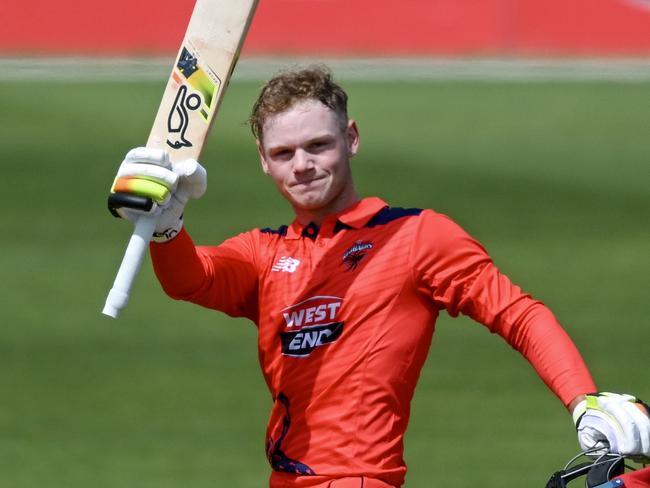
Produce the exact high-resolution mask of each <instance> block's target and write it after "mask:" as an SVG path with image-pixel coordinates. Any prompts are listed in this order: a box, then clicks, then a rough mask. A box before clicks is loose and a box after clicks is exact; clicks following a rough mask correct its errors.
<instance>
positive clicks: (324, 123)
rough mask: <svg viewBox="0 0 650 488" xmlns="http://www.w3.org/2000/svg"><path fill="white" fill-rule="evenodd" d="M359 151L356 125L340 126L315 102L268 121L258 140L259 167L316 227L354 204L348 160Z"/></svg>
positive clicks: (304, 104) (306, 219)
mask: <svg viewBox="0 0 650 488" xmlns="http://www.w3.org/2000/svg"><path fill="white" fill-rule="evenodd" d="M358 147H359V133H358V131H357V127H356V124H355V123H354V122H353V121H349V122H348V123H347V125H346V126H345V128H343V127H342V123H341V120H340V118H339V117H338V116H337V114H336V112H334V111H333V110H331V109H330V108H328V107H327V106H325V105H323V104H322V103H321V102H319V101H317V100H307V101H303V102H299V103H297V104H296V105H294V106H293V107H291V108H290V109H288V110H286V111H285V112H281V113H279V114H277V115H274V116H272V117H269V119H268V120H267V121H266V122H265V123H264V127H263V141H258V150H259V154H260V160H261V162H262V169H263V170H264V172H265V173H266V174H268V175H269V176H271V178H272V179H273V181H274V182H275V184H276V186H277V187H278V189H279V190H280V192H281V193H282V195H283V196H284V197H285V198H286V199H287V200H288V201H289V203H291V205H292V206H293V208H294V211H295V212H296V215H297V217H298V219H299V220H301V221H303V223H307V222H308V221H310V220H313V221H317V222H318V223H320V221H321V220H322V218H323V217H325V216H326V215H328V214H331V213H336V212H339V211H341V210H344V209H345V208H347V207H348V206H350V205H352V204H353V203H354V202H356V200H357V199H358V197H357V195H356V191H355V189H354V183H353V181H352V174H351V171H350V158H351V157H352V156H353V155H354V154H356V152H357V150H358Z"/></svg>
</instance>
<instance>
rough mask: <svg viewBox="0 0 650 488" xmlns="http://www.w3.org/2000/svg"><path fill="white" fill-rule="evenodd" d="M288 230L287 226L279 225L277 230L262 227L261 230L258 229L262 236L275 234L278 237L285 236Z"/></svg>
mask: <svg viewBox="0 0 650 488" xmlns="http://www.w3.org/2000/svg"><path fill="white" fill-rule="evenodd" d="M288 228H289V226H287V225H281V226H280V227H278V228H277V229H271V228H270V227H264V228H263V229H260V232H262V233H264V234H277V235H279V236H286V235H287V229H288Z"/></svg>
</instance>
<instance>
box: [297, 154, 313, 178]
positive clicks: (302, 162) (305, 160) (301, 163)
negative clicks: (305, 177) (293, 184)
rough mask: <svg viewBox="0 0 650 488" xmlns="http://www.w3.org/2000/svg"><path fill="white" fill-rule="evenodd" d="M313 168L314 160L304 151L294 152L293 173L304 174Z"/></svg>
mask: <svg viewBox="0 0 650 488" xmlns="http://www.w3.org/2000/svg"><path fill="white" fill-rule="evenodd" d="M313 168H314V158H313V157H312V156H311V154H309V153H307V152H306V151H302V150H299V151H296V155H295V157H294V161H293V171H294V172H295V173H305V172H306V171H309V170H311V169H313Z"/></svg>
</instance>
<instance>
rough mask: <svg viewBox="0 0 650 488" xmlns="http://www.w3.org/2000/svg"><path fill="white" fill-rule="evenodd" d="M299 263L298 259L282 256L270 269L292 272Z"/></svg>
mask: <svg viewBox="0 0 650 488" xmlns="http://www.w3.org/2000/svg"><path fill="white" fill-rule="evenodd" d="M298 265H300V260H299V259H294V258H290V257H288V256H282V257H281V258H280V259H278V262H277V263H275V264H274V265H273V267H272V268H271V271H282V272H283V273H293V272H294V271H296V269H297V268H298Z"/></svg>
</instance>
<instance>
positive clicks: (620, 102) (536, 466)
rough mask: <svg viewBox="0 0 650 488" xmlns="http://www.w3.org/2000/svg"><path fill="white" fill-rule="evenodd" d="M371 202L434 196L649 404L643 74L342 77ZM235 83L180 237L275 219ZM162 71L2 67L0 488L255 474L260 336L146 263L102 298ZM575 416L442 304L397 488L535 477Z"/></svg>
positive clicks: (161, 487)
mask: <svg viewBox="0 0 650 488" xmlns="http://www.w3.org/2000/svg"><path fill="white" fill-rule="evenodd" d="M346 86H347V87H348V89H349V92H350V94H351V107H350V111H351V114H352V116H353V117H355V118H356V119H357V120H358V122H359V124H360V129H361V134H362V149H361V152H360V154H359V156H358V157H357V158H355V160H354V166H355V172H356V177H357V181H358V186H359V188H360V190H361V192H362V193H363V194H364V195H370V194H377V195H380V196H382V197H384V198H385V199H387V200H388V201H389V202H391V204H393V205H395V206H421V207H433V208H435V209H437V210H439V211H441V212H444V213H447V214H449V215H451V216H453V217H454V218H455V219H456V220H457V221H458V222H460V223H461V224H462V225H463V226H464V227H465V228H466V229H467V230H468V231H469V232H470V233H472V234H473V235H474V236H476V237H477V238H478V239H479V240H481V241H482V242H483V243H484V244H485V246H486V247H487V248H488V250H489V251H490V252H491V254H492V255H493V257H494V259H495V261H496V262H497V263H498V264H499V265H500V267H501V268H502V269H503V270H504V271H505V272H506V273H507V274H509V275H510V276H511V278H512V279H513V280H514V281H515V282H517V283H519V284H520V285H522V286H523V287H524V288H525V289H527V290H529V291H531V292H532V293H533V294H534V295H535V296H536V297H538V298H540V299H542V300H544V301H545V302H546V303H547V304H548V305H549V306H550V307H551V308H552V309H553V310H554V311H555V312H556V314H557V315H558V316H559V318H560V320H561V322H562V323H563V324H565V326H566V328H567V329H568V331H569V332H570V334H571V335H572V336H573V338H574V339H575V340H576V342H577V343H578V345H579V347H580V348H581V350H582V351H583V353H584V356H585V357H586V359H587V361H588V363H589V365H590V367H591V368H592V371H593V373H594V375H595V377H596V379H597V382H598V384H599V386H600V388H601V389H609V390H615V391H624V392H632V393H636V394H638V395H639V396H641V397H645V398H650V386H649V384H648V378H647V370H648V344H649V343H650V327H648V320H647V313H648V311H649V309H648V302H647V287H648V276H650V258H649V255H648V242H650V227H649V226H648V208H649V207H650V185H648V165H649V164H650V146H649V145H648V143H647V132H648V127H650V110H649V108H650V107H648V101H647V100H648V91H649V90H650V83H635V84H625V83H618V84H617V83H577V82H572V83H565V84H560V83H543V84H540V83H537V84H536V83H527V84H526V83H521V84H519V83H470V82H463V83H451V82H433V83H421V84H418V83H410V84H407V85H400V84H396V83H392V84H391V83H368V84H364V83H361V82H351V83H346ZM256 89H257V87H256V84H254V83H236V84H233V86H232V87H231V91H230V92H229V95H228V97H227V98H226V101H225V104H224V107H223V110H222V113H221V114H220V117H219V119H218V121H217V123H216V128H215V130H214V132H213V136H212V138H211V139H210V143H209V146H208V147H207V149H206V151H205V153H204V156H203V162H204V163H205V165H206V166H207V167H208V169H209V173H210V187H209V190H208V193H207V195H206V196H205V197H204V198H203V199H202V200H200V201H198V202H193V203H192V204H191V206H190V210H189V211H188V213H187V219H186V220H187V225H188V228H189V230H190V231H191V232H192V234H193V236H194V237H195V240H196V241H198V242H201V243H216V242H219V241H220V240H222V239H223V238H225V237H227V236H229V235H232V234H233V233H236V232H239V231H244V230H247V229H249V228H251V227H254V226H269V225H270V226H277V225H280V224H283V223H288V221H289V220H290V219H291V214H290V211H289V208H288V207H287V206H286V205H285V204H284V202H283V201H282V200H281V198H280V197H279V196H277V195H276V194H275V190H274V189H273V188H272V186H271V185H270V183H269V182H268V181H266V179H265V178H264V177H263V175H262V173H261V171H260V170H259V168H258V163H257V157H256V153H255V148H254V145H253V143H252V140H251V138H250V136H249V133H248V129H247V128H246V126H245V125H244V123H243V122H244V120H245V119H246V116H247V111H248V108H249V107H250V105H251V103H252V100H253V98H254V96H255V91H256ZM161 92H162V84H161V83H132V84H128V83H123V84H109V83H103V84H102V83H78V84H50V85H48V84H39V83H28V84H21V83H18V82H16V83H13V82H12V83H9V82H4V83H0V107H2V110H0V127H1V130H0V147H1V148H2V149H1V151H2V168H3V181H4V183H5V184H4V185H3V199H2V201H3V202H4V203H3V211H2V214H1V215H2V219H1V220H0V223H1V224H2V238H1V240H0V242H1V243H2V244H1V250H2V252H1V253H0V277H1V284H0V287H1V288H2V292H1V296H2V302H3V305H2V307H1V308H0V379H1V381H0V384H1V385H2V388H1V389H0V392H1V393H0V486H2V487H11V488H28V487H29V488H32V487H34V488H36V487H38V488H41V487H45V486H47V487H48V488H58V487H61V488H63V487H65V488H76V487H79V488H81V487H84V488H86V487H89V486H92V487H94V488H103V487H111V488H124V487H129V488H130V487H138V488H149V487H151V488H167V487H179V488H180V487H183V488H199V487H214V486H228V487H237V488H240V487H241V488H249V487H250V488H255V487H262V486H264V484H265V481H266V479H267V476H268V473H269V469H268V467H267V464H266V460H265V458H264V452H263V435H264V428H265V423H266V416H267V413H268V410H269V408H270V406H271V400H270V397H269V395H268V393H267V392H266V388H265V385H264V382H263V380H262V377H261V374H260V373H259V372H258V369H257V356H256V344H255V328H254V327H253V326H252V325H251V324H249V323H247V322H246V321H244V320H233V319H229V318H227V317H226V316H223V315H221V314H218V313H214V312H211V311H207V310H203V309H199V308H198V307H195V306H191V305H188V304H184V303H177V302H173V301H171V300H168V299H166V298H165V297H164V295H163V294H162V292H161V290H160V288H159V287H158V285H157V283H156V281H155V279H154V277H153V276H152V272H151V267H150V266H149V265H148V263H147V265H145V267H144V269H143V272H142V273H141V275H140V276H139V279H138V281H137V283H136V286H135V289H134V291H133V295H132V302H131V304H130V305H129V307H128V308H127V309H126V311H125V312H124V314H123V316H122V317H121V318H120V319H119V320H117V321H112V320H111V319H108V318H106V317H104V316H102V315H100V310H101V308H102V305H103V301H104V298H105V294H106V292H107V291H108V289H109V288H110V285H111V283H112V279H113V277H114V273H115V271H116V268H117V265H118V263H119V260H120V259H121V256H122V252H123V249H124V246H125V243H126V240H127V238H128V235H129V233H130V228H129V226H128V225H127V224H126V223H125V222H123V221H119V220H117V219H113V218H111V217H110V215H109V214H108V212H107V211H106V209H105V197H106V194H107V190H108V187H109V184H110V181H111V180H112V178H113V175H114V173H115V170H116V168H117V164H118V163H119V161H120V160H121V158H122V156H123V154H124V153H125V152H126V150H127V149H129V148H130V147H133V146H136V145H139V144H141V143H142V142H143V141H145V140H146V135H147V133H148V130H149V126H150V124H151V121H152V120H153V114H154V111H155V109H156V107H157V105H158V101H159V97H160V94H161ZM576 450H577V444H576V440H575V434H574V432H573V427H572V424H571V420H570V418H569V416H568V415H567V414H566V413H565V411H564V409H563V407H562V406H561V404H560V403H559V402H558V401H557V400H556V399H555V398H554V397H553V396H552V395H551V394H550V393H549V392H548V391H547V390H546V388H545V387H544V385H543V384H542V383H541V382H540V381H539V380H538V379H537V378H536V377H535V375H534V373H533V372H532V370H531V368H530V367H529V366H528V365H527V364H526V363H525V361H523V360H522V359H521V358H520V357H519V356H518V355H517V354H516V353H515V352H514V351H512V350H510V349H509V348H508V347H507V345H505V343H504V342H503V341H501V340H500V339H499V338H498V337H492V336H490V334H489V333H488V332H487V331H486V329H484V328H483V327H481V326H479V325H475V324H473V323H472V322H471V321H468V320H466V319H463V318H460V319H454V320H451V319H449V318H448V317H446V316H443V317H442V318H441V320H440V321H439V325H438V332H437V335H436V336H435V337H434V344H433V347H432V352H431V354H430V358H429V361H428V363H427V364H426V366H425V368H424V371H423V374H422V378H421V382H420V385H419V389H418V390H417V393H416V397H415V400H414V404H413V414H412V421H411V426H410V429H409V432H408V436H407V449H406V460H407V462H408V463H409V474H408V476H407V483H406V485H405V486H407V487H409V488H430V487H437V486H454V487H456V488H459V487H460V488H464V487H468V488H469V487H472V488H474V487H476V486H481V487H485V488H488V487H494V488H496V487H502V486H543V484H544V483H545V482H546V479H547V477H548V476H549V475H550V473H551V472H552V471H553V470H554V469H555V468H557V467H558V466H559V465H560V464H562V463H563V462H564V461H565V460H566V459H568V457H570V455H572V454H573V453H574V452H575V451H576Z"/></svg>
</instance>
